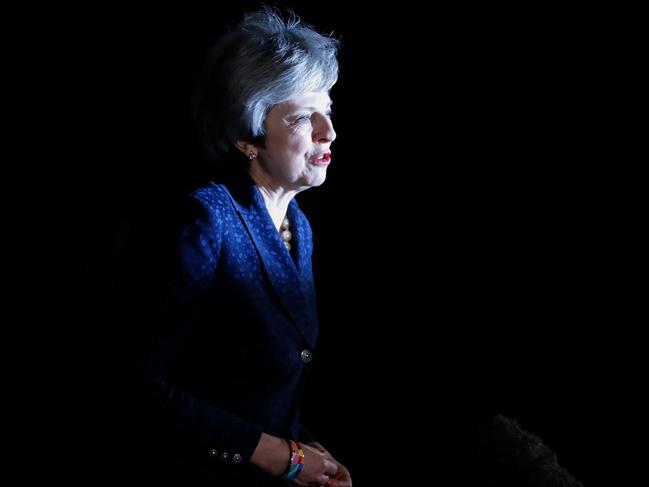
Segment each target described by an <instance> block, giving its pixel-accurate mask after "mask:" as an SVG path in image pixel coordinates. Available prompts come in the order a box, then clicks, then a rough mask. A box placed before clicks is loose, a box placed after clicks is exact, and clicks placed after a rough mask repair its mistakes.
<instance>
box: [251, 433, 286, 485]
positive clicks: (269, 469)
mask: <svg viewBox="0 0 649 487" xmlns="http://www.w3.org/2000/svg"><path fill="white" fill-rule="evenodd" d="M290 453H291V450H290V448H289V446H288V444H287V442H286V441H285V440H284V439H282V438H278V437H277V436H272V435H269V434H266V433H262V434H261V438H260V439H259V443H258V444H257V448H256V449H255V451H254V453H253V454H252V456H251V457H250V463H252V464H253V465H255V466H256V467H258V468H259V469H260V470H263V471H264V472H266V473H268V474H270V475H273V476H275V477H279V476H280V475H282V474H283V473H284V471H285V470H286V466H287V465H288V461H289V457H290Z"/></svg>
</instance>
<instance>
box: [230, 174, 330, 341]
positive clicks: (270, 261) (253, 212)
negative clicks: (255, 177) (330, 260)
mask: <svg viewBox="0 0 649 487" xmlns="http://www.w3.org/2000/svg"><path fill="white" fill-rule="evenodd" d="M228 189H229V191H230V199H231V200H232V203H233V204H234V207H235V209H236V210H237V213H238V214H239V215H240V218H241V221H242V223H243V225H244V226H245V227H246V230H247V231H248V234H249V235H250V238H251V240H252V242H253V244H254V246H255V248H256V249H257V253H258V255H259V258H260V259H261V262H262V264H263V267H264V270H265V271H266V275H267V277H268V280H269V281H270V284H271V286H272V288H273V291H274V292H275V294H276V295H277V296H278V297H279V300H280V302H281V303H282V305H283V307H284V308H285V310H286V311H287V313H288V315H289V316H290V317H291V320H292V322H293V323H294V325H295V326H296V328H297V329H298V331H299V332H300V334H301V335H302V336H303V337H304V339H305V340H306V341H307V343H309V345H310V346H312V347H313V346H314V345H315V339H316V334H317V324H316V322H315V321H314V320H315V319H316V314H315V309H314V306H315V300H314V298H313V294H314V293H313V278H312V270H311V262H310V248H309V246H310V245H311V243H310V239H309V240H307V239H306V237H307V235H306V233H307V232H306V228H305V225H308V223H306V221H305V219H304V216H303V215H301V212H300V211H299V209H298V208H297V204H296V203H295V201H291V204H290V206H289V208H290V209H289V220H290V221H291V231H292V232H293V233H294V234H295V241H296V245H297V248H296V255H297V259H296V260H297V262H295V263H294V262H293V259H292V258H291V255H290V253H289V252H288V250H287V249H286V247H285V246H284V242H283V241H282V239H281V237H280V235H279V232H278V231H277V229H276V228H275V225H274V224H273V221H272V219H271V217H270V214H269V213H268V210H267V209H266V205H265V204H264V201H263V198H262V196H261V194H260V193H259V191H258V190H257V188H256V187H255V185H254V183H253V182H252V180H251V179H250V178H247V177H246V179H245V180H244V179H243V178H241V180H239V179H237V180H235V181H234V184H228ZM293 222H295V223H293ZM309 237H310V236H309Z"/></svg>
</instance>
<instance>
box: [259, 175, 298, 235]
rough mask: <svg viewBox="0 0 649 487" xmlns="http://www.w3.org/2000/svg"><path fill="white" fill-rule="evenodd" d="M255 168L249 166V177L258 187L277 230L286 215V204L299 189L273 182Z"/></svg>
mask: <svg viewBox="0 0 649 487" xmlns="http://www.w3.org/2000/svg"><path fill="white" fill-rule="evenodd" d="M255 169H256V168H255V167H254V166H253V167H251V168H250V177H251V178H252V180H253V181H254V182H255V184H256V186H257V188H259V192H260V193H261V196H262V198H263V199H264V203H265V205H266V209H267V210H268V213H269V214H270V217H271V219H272V220H273V223H274V224H275V228H277V230H278V231H279V228H280V226H281V224H282V221H283V220H284V217H285V216H286V210H287V208H288V205H289V203H290V202H291V200H292V199H293V198H294V197H295V195H296V194H297V193H298V192H299V191H296V190H294V189H288V188H285V187H283V186H282V185H279V184H275V183H274V182H273V181H272V179H271V178H270V177H269V176H268V175H267V174H266V173H265V172H262V171H261V170H255Z"/></svg>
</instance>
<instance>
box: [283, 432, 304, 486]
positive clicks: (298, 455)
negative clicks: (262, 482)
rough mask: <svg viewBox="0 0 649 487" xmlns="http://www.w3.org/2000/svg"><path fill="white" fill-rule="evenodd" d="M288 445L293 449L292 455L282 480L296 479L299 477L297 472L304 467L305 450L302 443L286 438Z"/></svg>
mask: <svg viewBox="0 0 649 487" xmlns="http://www.w3.org/2000/svg"><path fill="white" fill-rule="evenodd" d="M286 441H287V442H288V446H289V447H290V449H291V457H290V459H289V462H288V466H287V467H286V471H285V472H284V475H282V480H289V481H290V480H294V479H295V477H297V474H299V473H300V470H302V468H303V467H304V450H303V449H302V445H300V444H299V443H298V442H297V441H293V440H286Z"/></svg>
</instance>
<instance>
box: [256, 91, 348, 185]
mask: <svg viewBox="0 0 649 487" xmlns="http://www.w3.org/2000/svg"><path fill="white" fill-rule="evenodd" d="M335 138H336V132H335V131H334V128H333V124H332V122H331V99H330V98H329V93H328V92H326V91H319V92H308V93H305V94H302V95H298V96H296V97H295V98H292V99H290V100H288V101H285V102H283V103H279V104H277V105H274V106H273V107H272V108H271V109H270V110H269V111H268V115H267V116H266V137H265V147H263V148H262V147H259V148H258V149H257V154H258V156H257V158H256V159H254V160H253V161H252V165H258V167H256V168H252V167H251V170H259V169H261V170H262V171H263V172H264V173H265V174H266V176H268V177H269V178H270V179H271V182H272V184H273V185H275V186H276V187H281V188H283V189H285V190H291V191H302V190H304V189H307V188H311V187H314V186H320V185H321V184H322V183H323V182H324V181H325V178H326V176H327V167H328V166H329V163H330V162H331V150H330V147H331V143H332V142H333V141H334V140H335Z"/></svg>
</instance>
